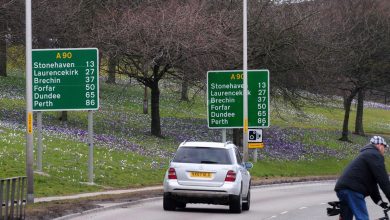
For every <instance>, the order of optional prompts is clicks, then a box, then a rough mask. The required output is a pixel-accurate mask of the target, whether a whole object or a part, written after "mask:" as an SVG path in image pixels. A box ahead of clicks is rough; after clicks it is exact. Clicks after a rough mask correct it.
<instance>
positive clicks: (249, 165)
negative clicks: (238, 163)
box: [245, 162, 253, 169]
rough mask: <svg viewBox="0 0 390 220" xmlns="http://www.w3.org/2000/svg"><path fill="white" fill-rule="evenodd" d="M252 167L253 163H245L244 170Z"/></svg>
mask: <svg viewBox="0 0 390 220" xmlns="http://www.w3.org/2000/svg"><path fill="white" fill-rule="evenodd" d="M252 167H253V163H251V162H245V168H246V169H251V168H252Z"/></svg>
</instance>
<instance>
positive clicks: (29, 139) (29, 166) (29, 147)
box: [26, 0, 34, 203]
mask: <svg viewBox="0 0 390 220" xmlns="http://www.w3.org/2000/svg"><path fill="white" fill-rule="evenodd" d="M31 38H32V27H31V0H26V105H27V106H26V124H27V129H26V130H27V132H26V176H27V203H34V170H33V166H34V147H33V112H32V91H31V90H32V88H31V87H32V69H31V68H32V57H31V49H32V40H31Z"/></svg>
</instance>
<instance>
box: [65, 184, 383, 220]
mask: <svg viewBox="0 0 390 220" xmlns="http://www.w3.org/2000/svg"><path fill="white" fill-rule="evenodd" d="M334 184H335V182H334V181H325V182H316V183H313V182H312V183H295V184H281V185H270V186H261V187H254V188H252V191H251V192H252V200H251V208H250V210H249V211H244V212H243V213H241V214H231V213H229V212H228V206H216V205H200V204H188V205H187V208H186V209H183V210H178V211H164V210H163V209H162V199H155V200H150V201H147V202H141V203H138V204H133V205H128V206H123V207H121V208H116V209H112V210H106V211H99V212H95V213H92V214H88V215H82V216H79V217H76V218H72V219H73V220H77V219H80V220H81V219H83V220H85V219H95V220H99V219H102V220H103V219H113V220H116V219H145V220H146V219H148V220H154V219H156V220H157V219H158V220H164V219H166V220H172V219H185V220H198V219H213V220H214V219H216V220H229V219H232V220H233V219H234V220H237V219H245V220H250V219H256V220H261V219H263V220H271V219H272V220H287V219H288V220H293V219H299V220H302V219H308V220H309V219H310V220H313V219H316V220H335V219H338V218H337V217H328V216H327V215H326V207H327V204H326V202H328V201H333V200H337V197H336V195H335V193H334V191H333V187H334ZM366 200H367V204H368V209H369V212H370V219H374V218H379V217H382V216H383V213H382V211H381V208H380V207H378V206H376V205H375V204H373V202H372V201H371V199H369V198H367V199H366Z"/></svg>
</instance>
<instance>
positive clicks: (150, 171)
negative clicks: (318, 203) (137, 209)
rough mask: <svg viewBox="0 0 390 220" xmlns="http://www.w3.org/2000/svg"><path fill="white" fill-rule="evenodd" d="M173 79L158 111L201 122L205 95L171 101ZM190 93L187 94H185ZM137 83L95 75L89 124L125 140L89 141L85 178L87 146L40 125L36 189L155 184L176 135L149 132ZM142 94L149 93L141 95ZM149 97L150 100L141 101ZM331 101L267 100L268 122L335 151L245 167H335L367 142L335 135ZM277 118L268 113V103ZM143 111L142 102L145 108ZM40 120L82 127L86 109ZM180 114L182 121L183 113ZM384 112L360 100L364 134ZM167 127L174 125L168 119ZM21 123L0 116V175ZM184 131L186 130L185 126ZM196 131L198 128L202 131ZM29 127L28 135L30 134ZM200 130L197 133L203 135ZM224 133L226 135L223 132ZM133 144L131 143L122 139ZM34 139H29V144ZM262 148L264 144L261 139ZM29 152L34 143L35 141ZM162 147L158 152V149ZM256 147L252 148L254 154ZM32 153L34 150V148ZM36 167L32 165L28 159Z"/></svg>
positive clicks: (280, 173) (291, 171)
mask: <svg viewBox="0 0 390 220" xmlns="http://www.w3.org/2000/svg"><path fill="white" fill-rule="evenodd" d="M178 88H179V86H172V85H171V84H164V83H162V87H161V91H162V93H161V101H160V113H161V117H162V118H163V119H164V118H173V119H174V123H188V124H190V125H198V124H202V123H207V122H206V117H207V115H206V103H205V97H204V94H203V93H198V92H197V91H192V95H193V94H194V93H196V94H197V96H194V97H193V98H192V99H191V101H190V102H181V101H179V97H180V93H179V92H178V91H179V89H178ZM0 91H2V92H0V118H2V117H3V118H4V117H5V115H1V114H7V118H13V119H17V118H24V115H25V100H24V94H25V80H24V77H23V76H21V74H20V73H17V72H12V73H11V74H10V76H9V77H6V78H4V77H2V78H0ZM190 97H192V96H190ZM142 99H143V87H142V86H140V85H137V84H134V83H133V84H131V85H129V84H119V85H107V84H105V83H104V82H102V81H101V82H100V104H101V108H100V109H99V111H97V112H95V113H94V124H95V125H94V132H95V133H96V134H97V135H103V136H104V135H106V136H107V138H109V137H110V136H114V137H116V138H118V139H121V140H123V141H124V142H126V143H127V144H122V145H123V146H122V148H120V149H117V148H115V147H116V144H117V143H110V142H99V141H97V142H96V143H95V149H94V164H95V166H94V174H95V178H94V182H95V183H96V184H97V185H95V186H90V185H87V184H84V183H83V182H88V146H87V144H86V143H85V142H83V141H82V140H81V139H82V138H79V137H76V136H75V134H69V133H66V132H64V133H61V132H57V133H56V132H49V133H44V141H43V144H44V154H43V171H44V172H45V173H47V174H48V175H47V176H45V175H38V174H35V175H34V178H35V179H34V189H35V195H36V196H37V197H41V196H53V195H66V194H74V193H81V192H92V191H99V190H105V189H112V188H131V187H138V186H146V185H155V184H161V182H162V179H163V175H164V173H165V170H166V168H167V166H168V164H169V160H170V156H169V155H172V153H173V152H174V151H175V149H176V148H177V146H178V144H179V142H178V141H177V140H176V139H175V134H170V135H167V136H166V138H164V139H161V138H156V137H153V136H150V135H149V133H148V132H149V130H150V116H149V115H145V114H143V113H142ZM149 99H150V97H149ZM149 103H150V101H149ZM330 104H331V105H329V106H328V107H326V106H317V105H311V106H310V107H305V108H304V112H305V116H303V117H302V116H299V114H298V112H296V111H294V110H292V108H291V107H288V106H283V105H280V106H279V105H277V106H276V105H275V106H272V108H271V109H272V118H271V124H272V126H275V127H280V128H285V129H290V128H294V129H300V133H299V135H296V136H294V135H292V136H289V137H288V138H289V140H290V141H294V142H299V143H303V144H305V146H306V147H307V148H310V147H312V146H321V147H325V148H327V149H332V150H334V151H336V152H338V155H342V156H341V158H340V157H322V158H316V157H302V158H306V159H302V160H297V161H289V160H271V159H264V160H259V161H258V162H257V163H255V164H254V168H253V169H252V170H251V174H252V175H253V176H254V177H256V178H266V177H267V178H268V177H296V176H312V175H314V176H318V175H338V174H340V172H341V171H342V170H343V168H344V167H345V165H346V164H347V163H348V162H349V161H350V160H351V159H352V158H353V157H354V156H355V155H356V154H357V153H358V149H359V148H360V147H361V146H362V145H364V144H365V143H366V142H367V137H360V136H357V135H350V138H351V140H352V143H347V142H341V141H338V138H339V137H340V136H341V132H340V130H341V127H342V122H343V117H344V111H343V109H342V108H341V107H340V106H341V102H340V101H333V102H330ZM276 109H277V110H278V112H279V113H280V115H281V116H282V118H283V119H281V118H279V117H275V116H276V111H275V110H276ZM149 111H150V109H149ZM43 117H44V121H43V123H44V127H45V126H51V127H58V128H61V129H66V128H73V129H80V130H87V112H85V111H84V112H83V111H80V112H68V119H69V121H68V122H66V123H65V124H64V123H61V122H59V121H58V120H57V119H56V118H57V117H58V113H57V112H44V114H43ZM354 119H355V109H354V108H353V109H352V112H351V116H350V130H352V128H353V127H354V121H355V120H354ZM186 120H187V121H186ZM389 122H390V114H389V111H386V110H381V109H373V108H366V109H365V112H364V129H365V131H366V132H367V133H369V134H382V135H384V136H385V137H387V138H389V137H390V126H389V124H390V123H389ZM169 126H171V127H169V128H170V129H174V128H175V125H169ZM24 129H25V127H24V124H19V125H17V123H16V125H15V123H9V122H2V121H0V178H5V177H11V176H19V175H25V160H26V159H25V131H24ZM188 132H194V133H196V132H195V131H191V128H190V130H189V131H188ZM202 135H203V133H202ZM36 136H37V135H36V133H35V135H34V137H36ZM208 136H210V134H206V133H205V134H204V136H201V137H204V138H206V137H208ZM228 138H229V136H228ZM132 144H134V145H138V146H139V148H142V151H141V153H140V152H138V151H131V150H126V149H125V148H126V147H131V145H132ZM34 146H35V147H36V145H34ZM266 148H267V146H266ZM35 152H36V149H35ZM161 152H162V153H161ZM263 152H264V150H262V149H260V150H259V154H262V153H263ZM35 156H36V153H35ZM386 162H387V164H388V165H390V164H389V163H388V159H386ZM35 168H36V167H35Z"/></svg>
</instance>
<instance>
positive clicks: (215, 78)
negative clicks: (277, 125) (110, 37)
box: [207, 70, 270, 128]
mask: <svg viewBox="0 0 390 220" xmlns="http://www.w3.org/2000/svg"><path fill="white" fill-rule="evenodd" d="M242 72H243V71H242V70H234V71H233V70H232V71H209V72H207V116H208V117H207V121H208V126H209V128H242V127H243V73H242ZM269 125H270V123H269V71H268V70H248V127H250V128H266V127H269Z"/></svg>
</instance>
